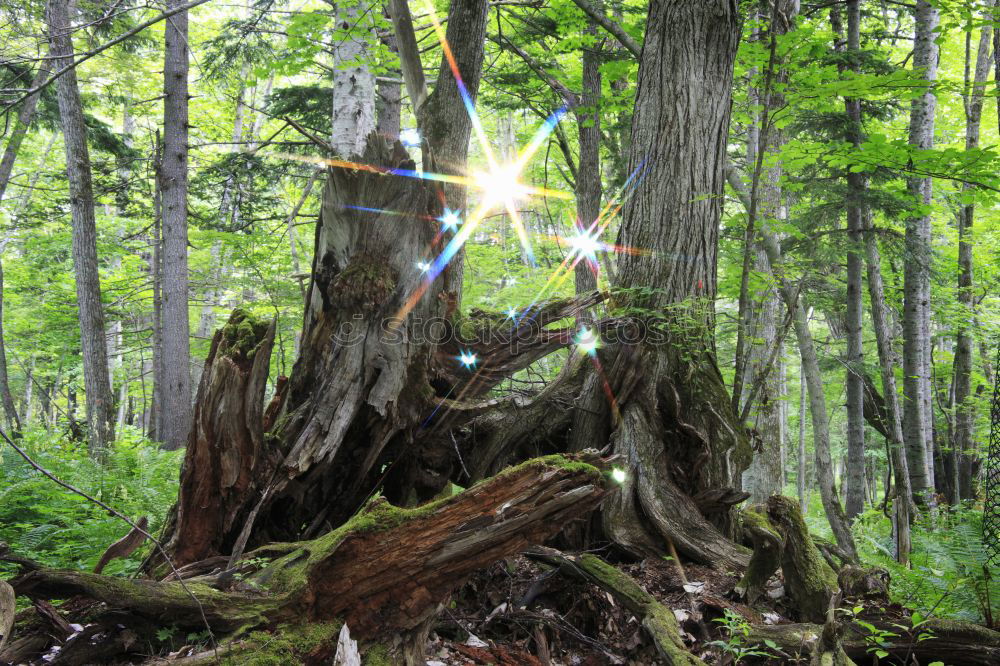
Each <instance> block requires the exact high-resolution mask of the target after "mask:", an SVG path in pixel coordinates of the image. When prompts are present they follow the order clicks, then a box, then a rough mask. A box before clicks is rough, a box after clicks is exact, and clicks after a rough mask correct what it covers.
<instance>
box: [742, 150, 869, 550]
mask: <svg viewBox="0 0 1000 666" xmlns="http://www.w3.org/2000/svg"><path fill="white" fill-rule="evenodd" d="M727 177H728V180H729V183H730V185H731V186H732V187H733V189H734V190H736V192H737V193H738V194H739V195H740V198H741V199H742V200H743V203H744V205H747V204H748V203H749V197H748V196H747V194H746V189H745V188H744V187H743V183H742V181H741V180H740V178H739V175H738V174H737V173H736V171H735V170H733V169H732V168H729V169H728V176H727ZM760 233H761V238H762V240H763V243H764V249H765V250H766V251H767V258H768V262H769V263H770V265H771V270H772V272H773V274H774V277H775V279H776V280H777V281H778V287H779V293H780V294H781V297H782V300H784V302H785V307H787V308H788V309H789V310H790V311H792V313H793V321H794V325H795V335H796V337H797V338H798V343H799V354H800V356H801V358H802V366H801V372H802V375H803V377H804V378H805V382H806V387H807V389H808V394H809V411H810V413H811V415H812V426H813V448H814V449H815V451H814V454H815V460H816V483H817V484H819V491H820V496H821V497H822V499H823V510H824V512H825V513H826V517H827V520H828V521H829V522H830V528H831V529H832V530H833V534H834V537H835V538H836V540H837V544H838V545H839V546H840V547H841V549H843V551H844V552H845V553H846V554H847V555H848V556H849V557H850V558H851V559H855V558H856V557H857V549H856V548H855V545H854V537H852V536H851V530H850V526H849V525H848V522H847V517H846V516H845V515H844V509H843V507H842V506H841V504H840V497H839V496H838V494H837V486H836V479H835V475H834V469H833V460H832V458H831V455H830V423H829V419H828V418H827V412H826V396H825V395H824V392H823V375H822V372H821V371H820V368H819V359H818V358H817V356H816V348H815V345H814V344H813V338H812V333H811V332H810V330H809V318H808V315H807V314H806V307H805V305H804V304H803V303H801V302H800V299H799V294H798V291H797V290H795V289H793V288H792V286H791V285H789V284H788V281H787V280H786V279H785V278H784V277H783V275H782V273H781V270H780V264H781V250H780V249H779V247H778V241H777V239H776V238H775V237H774V234H773V233H772V232H771V230H770V228H769V227H768V226H767V225H766V224H765V225H763V226H762V227H761V230H760Z"/></svg>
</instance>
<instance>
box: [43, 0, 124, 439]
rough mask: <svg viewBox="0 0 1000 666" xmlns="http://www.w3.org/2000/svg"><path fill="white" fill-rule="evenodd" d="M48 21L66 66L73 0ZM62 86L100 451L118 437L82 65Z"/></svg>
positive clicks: (86, 355)
mask: <svg viewBox="0 0 1000 666" xmlns="http://www.w3.org/2000/svg"><path fill="white" fill-rule="evenodd" d="M48 22H49V43H50V49H51V51H50V52H51V54H52V56H53V57H55V58H57V60H55V62H56V65H57V67H58V68H62V67H65V66H67V65H68V64H69V63H70V62H72V59H73V42H72V38H71V29H72V24H71V22H70V18H69V7H68V3H67V0H49V3H48ZM56 89H57V96H58V98H59V116H60V120H61V123H62V131H63V143H64V144H65V149H66V175H67V179H68V180H69V193H70V208H71V212H72V219H73V270H74V273H75V274H76V297H77V305H78V307H79V312H80V346H81V350H82V355H83V379H84V388H85V390H86V392H87V427H88V431H89V438H90V439H89V441H90V446H91V450H92V451H93V453H94V454H95V455H98V456H100V455H102V452H103V450H104V449H105V447H107V445H108V444H110V443H111V441H112V440H114V399H113V397H112V395H111V381H110V379H109V378H108V354H107V346H106V344H105V335H106V332H105V328H104V310H103V308H102V305H101V280H100V274H99V272H98V266H97V225H96V222H95V217H94V188H93V182H92V176H91V171H90V152H89V150H88V149H87V128H86V126H85V125H84V122H83V107H82V106H81V103H80V89H79V87H78V85H77V79H76V70H75V69H70V70H69V71H67V72H66V73H65V74H63V75H62V76H61V77H59V79H58V81H56Z"/></svg>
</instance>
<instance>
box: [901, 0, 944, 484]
mask: <svg viewBox="0 0 1000 666" xmlns="http://www.w3.org/2000/svg"><path fill="white" fill-rule="evenodd" d="M914 16H915V22H916V27H915V34H914V46H913V68H914V70H916V71H918V72H920V76H921V78H922V79H923V80H924V81H926V82H928V83H930V84H932V83H933V82H934V81H935V80H936V78H937V66H938V47H937V44H936V43H935V42H934V40H935V37H936V33H935V32H934V30H935V28H936V27H937V25H938V10H937V8H936V7H934V6H933V5H931V4H930V3H929V2H927V0H917V3H916V10H915V15H914ZM936 103H937V100H936V98H935V96H934V94H933V92H932V91H930V90H928V91H927V92H926V93H924V94H923V95H921V96H920V97H918V98H916V99H914V100H913V102H912V105H911V109H910V145H911V146H913V147H914V148H917V149H929V148H931V146H932V145H933V143H934V111H935V107H936ZM907 187H908V189H909V192H910V195H911V196H912V197H913V199H914V204H915V205H917V206H920V207H927V206H930V203H931V179H930V178H919V177H911V178H909V179H908V180H907ZM905 242H906V256H907V261H906V262H905V264H904V277H903V292H904V307H903V377H904V380H903V396H904V404H903V436H904V437H905V442H906V460H907V464H908V465H909V466H910V487H911V490H912V491H913V495H914V499H916V500H917V501H920V502H923V501H926V498H927V494H928V493H929V492H932V491H933V489H934V483H933V470H932V467H931V465H932V462H931V460H930V458H929V453H928V452H929V451H930V448H931V443H932V437H933V433H932V429H933V423H932V415H931V413H930V395H931V384H930V363H929V358H930V269H931V215H930V212H928V211H923V210H918V211H917V212H915V213H914V214H912V215H910V217H908V218H907V220H906V238H905Z"/></svg>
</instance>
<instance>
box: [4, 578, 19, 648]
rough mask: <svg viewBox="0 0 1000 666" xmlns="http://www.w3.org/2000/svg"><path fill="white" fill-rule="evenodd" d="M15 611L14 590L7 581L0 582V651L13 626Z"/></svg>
mask: <svg viewBox="0 0 1000 666" xmlns="http://www.w3.org/2000/svg"><path fill="white" fill-rule="evenodd" d="M15 610H16V606H15V601H14V588H12V587H11V586H10V585H9V584H8V583H7V581H5V580H0V651H3V646H4V644H5V643H6V642H7V637H8V636H10V630H11V627H13V626H14V612H15Z"/></svg>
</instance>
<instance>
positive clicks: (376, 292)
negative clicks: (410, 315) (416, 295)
mask: <svg viewBox="0 0 1000 666" xmlns="http://www.w3.org/2000/svg"><path fill="white" fill-rule="evenodd" d="M397 281H398V277H397V275H396V274H395V272H394V271H393V270H392V268H391V267H390V266H389V263H388V261H386V260H385V259H384V258H379V257H375V256H372V255H370V254H367V253H363V252H359V253H357V254H355V255H354V256H352V257H351V259H350V261H349V262H348V263H347V266H345V267H344V270H342V271H340V273H338V274H337V275H336V277H334V278H333V280H332V281H331V282H330V286H329V287H328V289H327V293H328V296H329V297H330V301H331V302H332V303H334V304H335V305H337V306H338V307H341V308H344V309H348V310H355V309H360V310H373V309H377V308H378V307H380V306H381V305H382V304H384V303H385V302H386V301H387V300H388V298H389V295H390V294H391V293H392V292H393V290H395V289H396V284H397Z"/></svg>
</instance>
